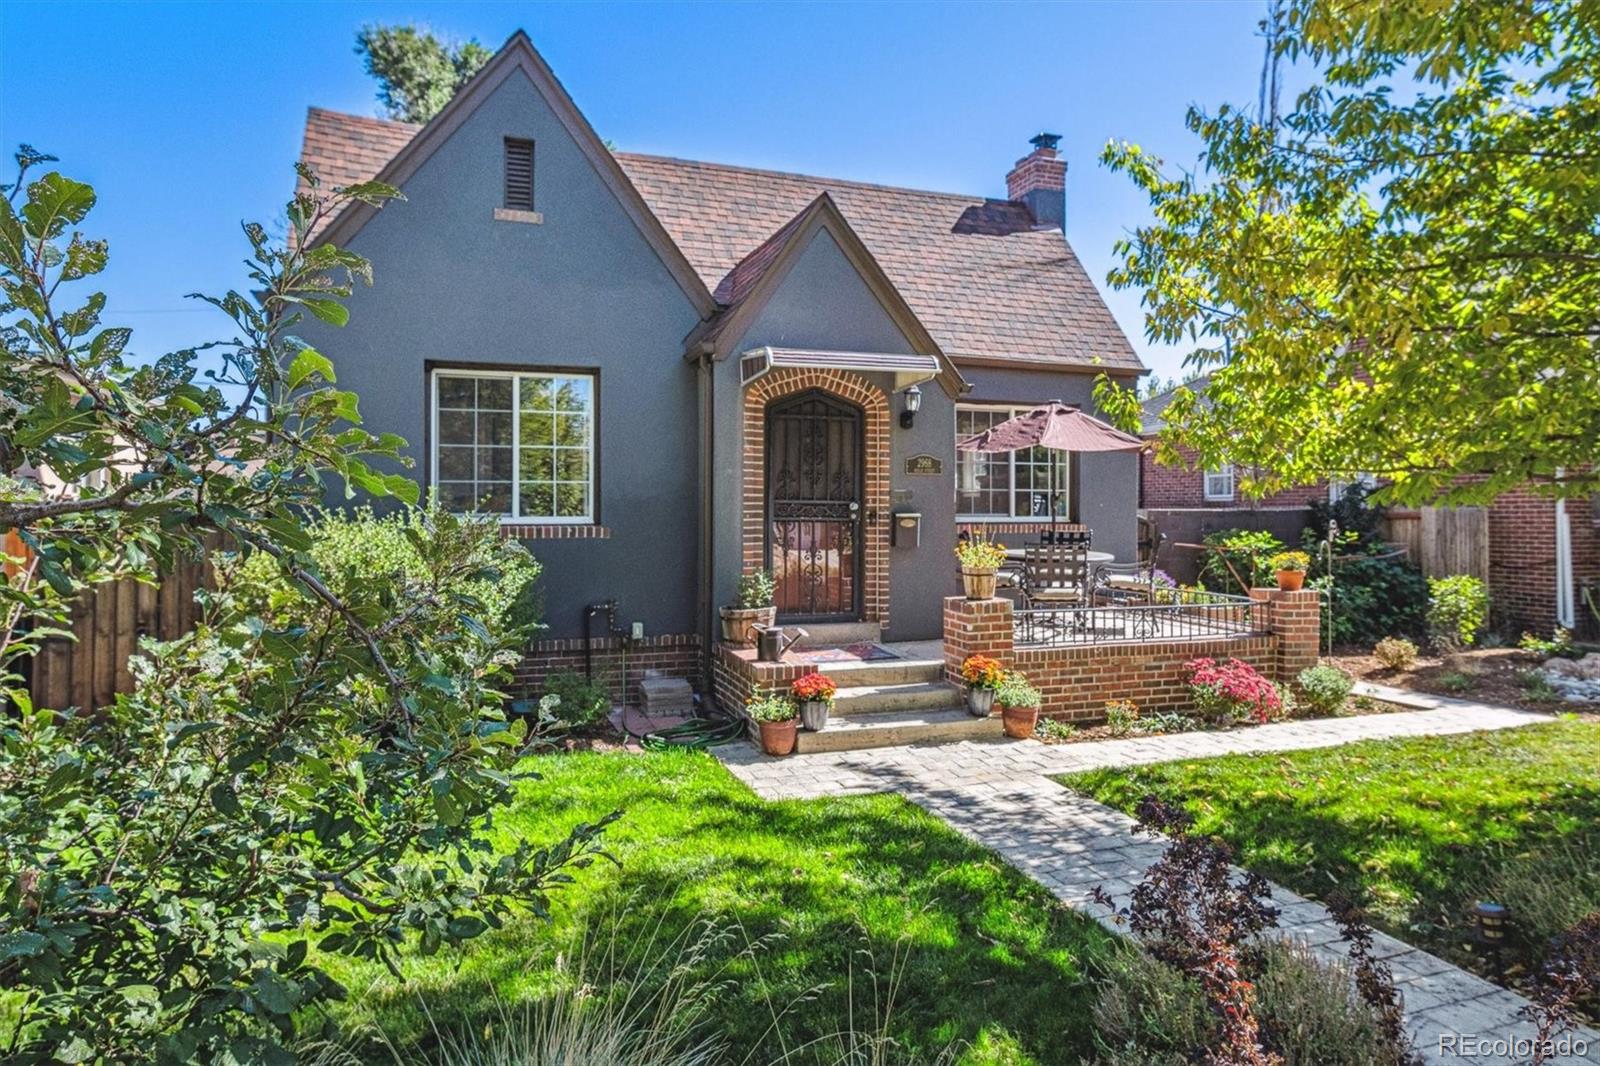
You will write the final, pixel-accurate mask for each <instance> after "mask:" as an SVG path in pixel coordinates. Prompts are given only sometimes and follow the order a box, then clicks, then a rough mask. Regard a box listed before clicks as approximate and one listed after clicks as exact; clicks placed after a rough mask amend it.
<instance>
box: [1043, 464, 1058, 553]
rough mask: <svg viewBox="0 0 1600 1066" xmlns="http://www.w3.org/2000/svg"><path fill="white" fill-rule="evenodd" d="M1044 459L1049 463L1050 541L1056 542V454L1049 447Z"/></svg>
mask: <svg viewBox="0 0 1600 1066" xmlns="http://www.w3.org/2000/svg"><path fill="white" fill-rule="evenodd" d="M1044 454H1045V458H1046V461H1048V462H1049V464H1050V543H1051V544H1054V543H1056V455H1055V452H1052V451H1050V450H1049V449H1046V450H1045V453H1044Z"/></svg>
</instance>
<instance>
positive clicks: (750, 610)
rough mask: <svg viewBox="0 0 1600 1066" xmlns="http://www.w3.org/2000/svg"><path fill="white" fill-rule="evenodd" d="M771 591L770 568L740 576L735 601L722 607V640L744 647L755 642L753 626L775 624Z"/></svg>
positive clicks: (774, 610)
mask: <svg viewBox="0 0 1600 1066" xmlns="http://www.w3.org/2000/svg"><path fill="white" fill-rule="evenodd" d="M774 591H776V586H775V585H774V584H773V580H772V574H771V572H770V571H767V570H751V571H749V572H747V573H746V574H744V575H743V576H742V577H740V578H739V598H738V602H737V603H736V604H734V606H732V607H724V608H722V639H723V640H725V641H727V642H728V643H729V644H732V645H734V646H736V647H741V648H748V647H751V646H753V645H754V644H755V642H756V630H755V627H756V626H771V625H777V624H778V609H777V608H776V607H774V606H773V605H772V596H773V593H774Z"/></svg>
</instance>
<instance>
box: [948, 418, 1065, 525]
mask: <svg viewBox="0 0 1600 1066" xmlns="http://www.w3.org/2000/svg"><path fill="white" fill-rule="evenodd" d="M1027 410H1028V408H1026V407H978V406H970V405H965V404H962V405H957V407H956V440H958V441H959V440H965V439H966V438H967V437H970V436H972V435H973V434H975V433H982V432H983V431H984V430H986V429H989V428H990V427H992V426H997V425H999V424H1000V423H1001V422H1004V421H1005V420H1006V419H1008V418H1014V417H1016V416H1017V415H1019V414H1022V413H1023V412H1025V411H1027ZM1052 464H1053V465H1054V466H1055V489H1056V515H1057V516H1058V517H1061V518H1066V517H1067V509H1068V501H1069V500H1070V499H1071V498H1072V497H1071V487H1072V486H1071V470H1072V464H1071V456H1070V455H1069V454H1068V453H1066V452H1058V451H1055V450H1053V449H1050V448H1028V449H1025V450H1023V451H1019V452H1009V453H1008V452H996V453H993V454H987V455H985V454H980V453H978V452H961V451H958V452H956V517H957V518H960V519H967V520H970V519H984V518H1049V517H1050V467H1051V465H1052Z"/></svg>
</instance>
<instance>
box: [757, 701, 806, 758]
mask: <svg viewBox="0 0 1600 1066" xmlns="http://www.w3.org/2000/svg"><path fill="white" fill-rule="evenodd" d="M744 709H745V713H746V714H748V715H749V716H750V717H751V718H752V719H753V720H754V721H755V723H756V729H757V730H758V731H759V732H760V734H761V750H762V751H763V752H765V753H766V754H768V755H788V754H789V753H790V752H792V751H794V741H795V734H796V732H797V728H796V727H797V726H798V724H799V719H798V718H797V717H796V715H795V710H794V701H793V700H791V699H790V698H789V697H788V696H783V695H780V694H778V693H776V692H768V693H766V694H764V695H755V696H752V697H750V702H749V703H746V704H745V706H744Z"/></svg>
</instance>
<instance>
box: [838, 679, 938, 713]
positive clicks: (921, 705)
mask: <svg viewBox="0 0 1600 1066" xmlns="http://www.w3.org/2000/svg"><path fill="white" fill-rule="evenodd" d="M964 700H965V697H964V696H963V695H962V693H961V690H960V689H958V688H956V687H955V686H954V685H950V684H946V683H945V682H943V681H911V682H907V683H903V684H895V685H857V686H853V687H851V688H841V689H840V690H839V692H838V695H836V696H835V697H834V701H833V714H834V715H835V716H838V717H849V716H850V715H861V714H875V713H877V712H880V711H930V710H939V709H941V708H945V707H960V706H961V705H962V703H963V702H964Z"/></svg>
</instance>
